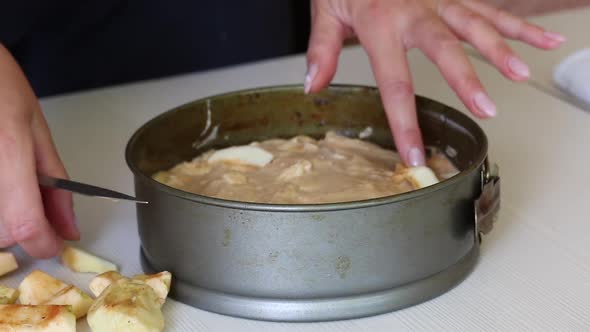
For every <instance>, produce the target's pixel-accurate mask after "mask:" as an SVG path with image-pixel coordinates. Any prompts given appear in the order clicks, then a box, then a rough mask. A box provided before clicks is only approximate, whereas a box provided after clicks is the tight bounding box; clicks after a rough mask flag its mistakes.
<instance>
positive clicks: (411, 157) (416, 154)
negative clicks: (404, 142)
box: [408, 147, 426, 167]
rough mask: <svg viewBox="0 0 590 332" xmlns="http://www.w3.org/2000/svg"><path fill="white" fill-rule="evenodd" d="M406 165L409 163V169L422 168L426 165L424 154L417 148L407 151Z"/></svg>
mask: <svg viewBox="0 0 590 332" xmlns="http://www.w3.org/2000/svg"><path fill="white" fill-rule="evenodd" d="M408 163H410V166H411V167H416V166H424V164H426V161H425V159H424V154H423V153H422V151H421V150H420V149H419V148H417V147H413V148H411V149H410V150H409V151H408Z"/></svg>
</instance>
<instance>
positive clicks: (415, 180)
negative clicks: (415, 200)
mask: <svg viewBox="0 0 590 332" xmlns="http://www.w3.org/2000/svg"><path fill="white" fill-rule="evenodd" d="M401 174H402V176H403V177H404V178H405V179H406V180H407V181H409V182H410V183H411V184H412V186H413V187H414V189H420V188H424V187H428V186H431V185H433V184H436V183H438V182H439V181H438V178H437V177H436V175H435V174H434V172H433V171H432V169H430V167H427V166H417V167H409V168H404V169H403V170H402V172H401Z"/></svg>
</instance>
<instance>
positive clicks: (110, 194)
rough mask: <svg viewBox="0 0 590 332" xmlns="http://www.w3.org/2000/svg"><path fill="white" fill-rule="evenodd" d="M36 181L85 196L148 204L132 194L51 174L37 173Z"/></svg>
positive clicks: (45, 185) (42, 184)
mask: <svg viewBox="0 0 590 332" xmlns="http://www.w3.org/2000/svg"><path fill="white" fill-rule="evenodd" d="M37 178H38V182H39V184H40V185H41V186H43V187H50V188H56V189H62V190H67V191H71V192H73V193H77V194H82V195H86V196H95V197H99V198H107V199H110V200H115V201H118V200H125V201H132V202H135V203H141V204H148V202H147V201H142V200H139V199H137V198H135V197H133V196H129V195H126V194H123V193H120V192H117V191H114V190H110V189H106V188H101V187H97V186H93V185H90V184H86V183H81V182H76V181H72V180H66V179H59V178H54V177H51V176H47V175H43V174H38V176H37Z"/></svg>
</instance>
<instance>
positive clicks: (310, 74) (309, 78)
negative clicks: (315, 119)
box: [303, 63, 318, 94]
mask: <svg viewBox="0 0 590 332" xmlns="http://www.w3.org/2000/svg"><path fill="white" fill-rule="evenodd" d="M317 73H318V65H316V64H315V63H314V64H312V65H310V66H309V68H308V69H307V74H305V82H304V83H303V91H304V92H305V94H308V93H309V91H310V90H311V83H312V82H313V79H314V78H315V75H316V74H317Z"/></svg>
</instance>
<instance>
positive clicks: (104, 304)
mask: <svg viewBox="0 0 590 332" xmlns="http://www.w3.org/2000/svg"><path fill="white" fill-rule="evenodd" d="M160 308H161V304H160V301H159V299H158V296H157V295H156V292H155V291H154V290H153V289H152V288H151V287H150V286H148V285H147V284H146V283H144V282H141V281H136V280H132V279H128V278H123V279H119V280H117V281H115V282H113V283H112V284H111V285H110V286H108V287H107V288H106V289H105V290H104V291H103V292H102V293H101V294H100V296H99V297H98V298H97V299H96V301H95V302H94V304H93V305H92V307H90V310H89V311H88V318H87V320H88V325H90V328H91V329H92V331H93V332H111V331H126V332H157V331H162V330H163V329H164V315H163V314H162V310H161V309H160Z"/></svg>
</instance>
